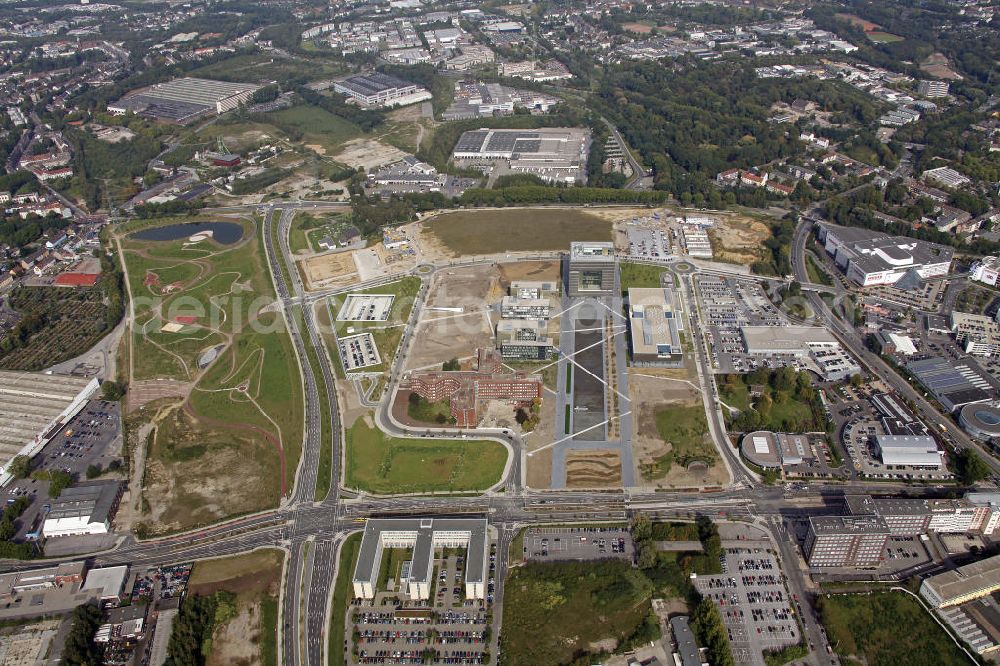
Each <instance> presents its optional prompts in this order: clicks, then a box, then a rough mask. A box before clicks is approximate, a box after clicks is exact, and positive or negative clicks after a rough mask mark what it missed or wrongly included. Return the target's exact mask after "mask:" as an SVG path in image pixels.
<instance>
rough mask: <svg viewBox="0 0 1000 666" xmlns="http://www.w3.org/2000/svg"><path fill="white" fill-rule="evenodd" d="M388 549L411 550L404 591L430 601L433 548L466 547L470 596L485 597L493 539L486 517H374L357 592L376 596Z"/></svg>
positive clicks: (363, 548) (363, 544)
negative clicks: (490, 544) (489, 535)
mask: <svg viewBox="0 0 1000 666" xmlns="http://www.w3.org/2000/svg"><path fill="white" fill-rule="evenodd" d="M385 548H412V549H413V555H412V557H411V559H410V567H409V573H408V575H407V576H406V580H405V581H401V582H402V583H404V585H405V589H406V592H407V594H408V595H409V597H410V599H413V600H418V601H426V600H428V599H429V598H430V594H431V585H432V583H433V580H432V578H433V571H434V551H435V550H436V549H438V548H465V549H466V558H465V598H466V599H484V598H485V597H486V579H487V571H486V568H487V562H488V557H487V553H488V550H489V537H488V535H487V521H486V519H485V518H407V519H400V518H370V519H368V521H367V522H366V523H365V532H364V537H363V538H362V539H361V548H360V550H359V551H358V562H357V565H356V566H355V567H354V577H353V580H352V584H353V586H354V596H355V597H359V598H362V599H372V598H374V597H375V594H376V593H377V592H378V590H377V589H376V588H377V585H378V576H379V572H380V571H381V565H382V551H383V549H385Z"/></svg>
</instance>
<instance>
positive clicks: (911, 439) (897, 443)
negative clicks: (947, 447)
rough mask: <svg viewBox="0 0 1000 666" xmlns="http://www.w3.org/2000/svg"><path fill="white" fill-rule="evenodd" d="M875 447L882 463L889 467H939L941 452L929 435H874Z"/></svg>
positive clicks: (940, 464)
mask: <svg viewBox="0 0 1000 666" xmlns="http://www.w3.org/2000/svg"><path fill="white" fill-rule="evenodd" d="M875 448H876V449H877V451H878V454H879V456H880V457H881V459H882V464H884V465H887V466H890V467H914V468H918V469H940V468H941V466H942V465H943V464H944V460H943V455H944V454H943V452H942V451H941V449H939V448H938V445H937V442H936V441H935V440H934V438H933V437H931V436H930V435H876V436H875Z"/></svg>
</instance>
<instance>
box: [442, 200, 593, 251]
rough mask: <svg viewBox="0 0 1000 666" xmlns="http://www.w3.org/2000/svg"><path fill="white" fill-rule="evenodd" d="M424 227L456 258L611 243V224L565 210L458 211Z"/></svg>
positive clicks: (591, 216)
mask: <svg viewBox="0 0 1000 666" xmlns="http://www.w3.org/2000/svg"><path fill="white" fill-rule="evenodd" d="M425 225H426V227H425V228H426V229H427V232H428V233H430V235H431V236H432V237H434V238H436V239H437V240H438V241H440V242H441V243H442V244H443V245H444V246H445V248H446V249H448V250H449V251H450V252H451V253H452V254H453V255H455V256H461V255H465V254H496V253H498V252H530V251H532V250H538V251H545V250H565V249H567V248H568V247H569V244H570V241H574V240H587V241H609V240H611V222H609V221H607V220H602V219H600V218H599V217H596V216H594V215H591V214H590V213H587V212H585V211H582V210H576V209H566V208H519V209H516V210H515V209H500V210H476V211H458V212H454V213H445V214H442V215H439V216H437V217H435V218H433V219H432V220H430V221H429V222H425Z"/></svg>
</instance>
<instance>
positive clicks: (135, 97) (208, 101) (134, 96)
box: [108, 77, 261, 124]
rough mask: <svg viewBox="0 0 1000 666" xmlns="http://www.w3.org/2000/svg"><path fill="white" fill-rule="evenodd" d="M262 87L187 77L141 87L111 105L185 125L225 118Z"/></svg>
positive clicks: (120, 110) (114, 109)
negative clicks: (227, 113) (208, 118)
mask: <svg viewBox="0 0 1000 666" xmlns="http://www.w3.org/2000/svg"><path fill="white" fill-rule="evenodd" d="M260 88H261V86H259V85H256V84H252V83H230V82H228V81H212V80H210V79H199V78H195V77H185V78H182V79H174V80H173V81H167V82H165V83H157V84H155V85H152V86H149V87H147V88H141V89H139V90H136V91H133V92H130V93H128V94H127V95H125V96H124V97H122V98H121V99H120V100H118V101H117V102H114V103H112V104H108V111H109V112H110V113H112V114H115V115H124V114H125V113H127V112H129V111H132V112H134V113H136V114H137V115H141V116H146V117H149V118H154V119H156V120H162V121H165V122H173V123H180V124H185V123H189V122H192V121H194V120H197V119H198V118H203V117H205V116H209V115H212V114H216V115H221V114H223V113H225V112H226V111H231V110H233V109H235V108H236V107H238V106H239V105H240V104H243V103H245V102H247V101H249V99H250V97H251V96H252V95H253V94H254V92H256V91H257V90H259V89H260Z"/></svg>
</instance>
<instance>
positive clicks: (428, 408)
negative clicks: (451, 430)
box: [406, 393, 454, 424]
mask: <svg viewBox="0 0 1000 666" xmlns="http://www.w3.org/2000/svg"><path fill="white" fill-rule="evenodd" d="M411 395H414V396H415V395H417V394H416V393H413V394H411ZM417 398H419V400H418V401H416V402H414V398H410V400H411V402H410V403H409V404H408V405H407V406H406V413H407V414H408V415H409V417H410V418H411V419H413V420H414V421H420V422H422V423H427V424H445V423H453V422H454V418H453V417H452V415H451V401H449V400H438V401H437V402H427V401H426V400H424V399H423V398H420V396H417Z"/></svg>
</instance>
